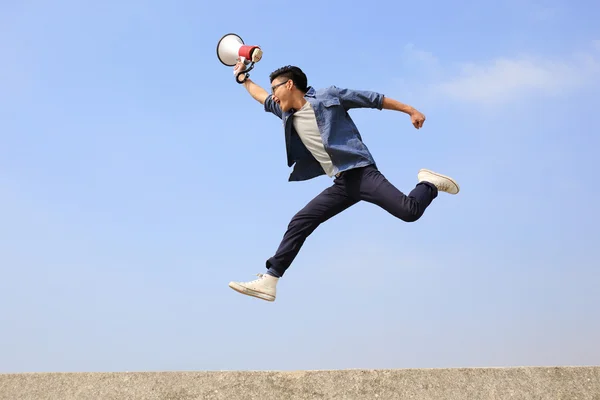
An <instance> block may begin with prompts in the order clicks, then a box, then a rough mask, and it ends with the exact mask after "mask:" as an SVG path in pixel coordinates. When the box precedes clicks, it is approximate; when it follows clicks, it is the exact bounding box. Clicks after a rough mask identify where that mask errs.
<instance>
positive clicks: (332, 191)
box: [229, 178, 358, 301]
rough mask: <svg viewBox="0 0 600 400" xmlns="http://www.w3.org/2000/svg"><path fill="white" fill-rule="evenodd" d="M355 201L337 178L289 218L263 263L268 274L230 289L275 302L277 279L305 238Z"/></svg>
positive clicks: (293, 257) (232, 285) (234, 284)
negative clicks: (270, 254) (274, 250)
mask: <svg viewBox="0 0 600 400" xmlns="http://www.w3.org/2000/svg"><path fill="white" fill-rule="evenodd" d="M357 201H358V200H354V199H352V198H350V197H349V196H348V195H347V194H346V191H345V189H344V183H343V179H339V178H338V179H336V180H335V183H334V184H333V185H332V186H330V187H328V188H327V189H325V190H324V191H323V192H321V193H320V194H319V195H317V196H316V197H315V198H314V199H312V200H311V201H310V202H309V203H308V204H307V205H306V206H305V207H304V208H302V210H300V211H299V212H298V213H296V215H294V217H293V218H292V219H291V221H290V222H289V224H288V227H287V230H286V232H285V234H284V235H283V239H282V240H281V243H280V244H279V248H278V249H277V251H276V252H275V255H273V256H272V257H271V258H269V259H268V260H267V262H266V267H267V269H268V271H267V273H266V274H264V275H262V274H259V279H257V280H254V281H252V282H246V283H243V282H231V283H230V284H229V286H230V287H231V288H232V289H234V290H237V291H238V292H240V293H242V294H246V295H249V296H254V297H258V298H261V299H263V300H268V301H274V300H275V295H276V285H277V280H278V279H279V278H280V277H282V276H283V274H284V273H285V271H286V270H287V269H288V268H289V266H290V265H291V264H292V262H293V261H294V259H295V258H296V256H297V255H298V252H299V251H300V248H301V247H302V245H303V244H304V242H305V240H306V238H308V236H309V235H310V234H311V233H312V232H313V231H314V230H315V229H316V228H317V227H318V226H319V225H320V224H322V223H323V222H325V221H327V220H328V219H330V218H332V217H333V216H335V215H337V214H339V213H340V212H342V211H344V210H345V209H347V208H348V207H350V206H352V205H353V204H355V203H356V202H357Z"/></svg>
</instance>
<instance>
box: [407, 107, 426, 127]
mask: <svg viewBox="0 0 600 400" xmlns="http://www.w3.org/2000/svg"><path fill="white" fill-rule="evenodd" d="M410 122H412V124H413V125H414V127H415V128H417V129H420V128H421V127H423V123H424V122H425V115H423V113H421V112H420V111H417V110H414V111H413V112H411V113H410Z"/></svg>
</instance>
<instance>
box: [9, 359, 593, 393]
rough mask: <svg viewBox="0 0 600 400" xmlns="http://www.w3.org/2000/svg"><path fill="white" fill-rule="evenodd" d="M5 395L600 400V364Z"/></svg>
mask: <svg viewBox="0 0 600 400" xmlns="http://www.w3.org/2000/svg"><path fill="white" fill-rule="evenodd" d="M0 399H1V400H34V399H35V400H41V399H48V400H75V399H77V400H88V399H90V400H91V399H94V400H113V399H127V400H138V399H139V400H196V399H203V400H204V399H210V400H221V399H222V400H236V399H243V400H252V399H256V400H275V399H277V400H296V399H311V400H313V399H345V400H353V399H370V400H374V399H376V400H382V399H411V400H425V399H427V400H438V399H439V400H458V399H460V400H467V399H468V400H470V399H473V400H488V399H489V400H492V399H493V400H497V399H515V400H516V399H518V400H534V399H535V400H554V399H556V400H559V399H560V400H600V367H572V368H570V367H558V368H553V367H541V368H475V369H469V368H467V369H404V370H341V371H299V372H241V371H240V372H238V371H234V372H139V373H137V372H132V373H32V374H4V375H2V374H0Z"/></svg>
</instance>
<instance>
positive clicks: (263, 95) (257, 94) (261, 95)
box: [243, 78, 269, 104]
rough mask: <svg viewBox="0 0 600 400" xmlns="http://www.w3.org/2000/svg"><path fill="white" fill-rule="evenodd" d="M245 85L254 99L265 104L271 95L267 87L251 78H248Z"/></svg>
mask: <svg viewBox="0 0 600 400" xmlns="http://www.w3.org/2000/svg"><path fill="white" fill-rule="evenodd" d="M243 85H244V87H245V88H246V90H247V91H248V93H250V96H252V97H253V98H254V100H256V101H258V102H259V103H260V104H265V100H266V99H267V97H268V96H269V93H267V91H266V90H265V89H263V88H262V87H260V86H259V85H257V84H256V83H254V82H252V80H251V79H250V78H247V79H246V80H245V81H244V83H243Z"/></svg>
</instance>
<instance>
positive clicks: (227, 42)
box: [217, 33, 263, 83]
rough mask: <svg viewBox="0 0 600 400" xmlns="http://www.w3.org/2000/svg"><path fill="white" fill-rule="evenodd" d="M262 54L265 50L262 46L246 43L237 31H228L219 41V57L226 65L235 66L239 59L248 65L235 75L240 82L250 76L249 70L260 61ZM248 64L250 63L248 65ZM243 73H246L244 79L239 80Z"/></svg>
mask: <svg viewBox="0 0 600 400" xmlns="http://www.w3.org/2000/svg"><path fill="white" fill-rule="evenodd" d="M262 55H263V52H262V50H261V48H260V47H258V46H249V45H246V44H244V41H243V40H242V38H241V37H239V36H238V35H236V34H235V33H228V34H227V35H225V36H223V37H222V38H221V39H220V40H219V43H217V57H218V58H219V61H221V62H222V63H223V64H224V65H227V66H228V67H233V66H234V65H235V64H237V63H238V61H241V62H243V63H244V64H245V65H246V69H245V70H244V71H241V72H239V73H238V74H237V75H236V77H235V80H236V81H237V82H238V83H243V82H244V81H245V80H246V78H247V77H249V76H250V74H248V72H249V71H250V70H251V69H252V68H254V63H256V62H259V61H260V59H261V58H262ZM248 64H250V65H249V66H248ZM241 75H244V78H243V79H242V81H240V80H239V77H240V76H241Z"/></svg>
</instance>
